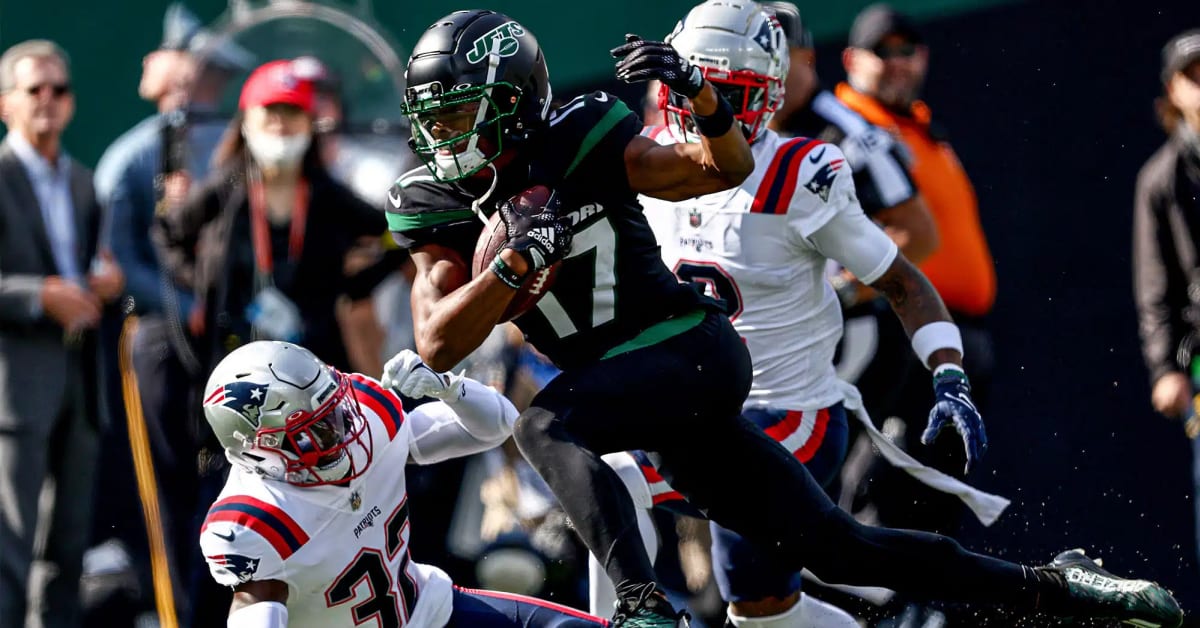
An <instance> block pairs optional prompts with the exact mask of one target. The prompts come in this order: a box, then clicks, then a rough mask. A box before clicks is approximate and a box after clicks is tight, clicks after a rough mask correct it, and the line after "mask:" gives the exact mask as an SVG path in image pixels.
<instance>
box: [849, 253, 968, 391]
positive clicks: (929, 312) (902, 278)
mask: <svg viewBox="0 0 1200 628" xmlns="http://www.w3.org/2000/svg"><path fill="white" fill-rule="evenodd" d="M871 287H872V288H874V289H876V290H878V291H880V292H882V293H883V295H884V296H885V297H887V300H888V303H890V304H891V305H892V310H893V311H895V312H896V316H898V317H899V318H900V322H901V323H902V324H903V325H904V331H906V332H908V335H909V336H910V337H911V336H912V335H913V334H914V333H916V331H917V330H918V329H920V328H921V327H924V326H925V325H927V324H929V323H935V322H938V321H946V322H950V320H951V319H950V312H949V311H947V310H946V304H945V303H943V302H942V297H941V296H939V295H938V293H937V290H936V289H935V288H934V287H933V284H931V283H929V279H927V278H926V277H925V275H924V274H923V273H922V272H921V271H919V270H917V268H916V267H915V266H913V265H912V262H909V261H908V259H906V258H905V257H904V256H903V255H897V256H896V259H895V261H893V262H892V265H891V266H890V267H888V269H887V271H886V272H884V273H883V275H882V276H880V277H879V279H876V280H875V281H874V282H873V283H871ZM947 363H950V364H957V365H960V366H961V365H962V353H960V352H959V351H958V350H956V349H946V348H941V349H937V350H935V351H934V352H933V353H932V354H930V356H929V359H928V361H927V362H926V366H928V367H929V368H933V367H935V366H937V365H939V364H947Z"/></svg>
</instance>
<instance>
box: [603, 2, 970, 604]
mask: <svg viewBox="0 0 1200 628" xmlns="http://www.w3.org/2000/svg"><path fill="white" fill-rule="evenodd" d="M669 41H670V43H671V45H672V46H673V47H674V48H675V49H676V50H678V51H679V52H680V53H681V54H682V55H684V56H686V57H687V58H688V60H689V61H691V62H692V63H694V64H696V65H698V66H700V67H701V68H702V71H703V72H704V76H705V78H706V79H707V80H708V81H710V82H711V83H712V84H713V85H714V86H716V87H717V89H718V90H720V91H721V92H722V94H723V95H724V96H725V97H726V99H727V100H728V101H729V102H730V103H732V104H733V106H734V109H735V110H736V111H737V112H738V115H737V118H738V120H739V122H740V123H741V124H742V127H743V129H744V131H745V132H746V134H747V137H748V138H749V140H750V142H751V149H752V151H753V154H754V162H755V169H754V172H753V174H751V175H750V177H748V178H747V179H746V181H745V182H743V183H742V184H741V185H740V186H739V187H737V188H733V189H731V190H728V191H725V192H718V193H715V194H708V195H704V196H700V197H697V198H694V199H689V200H685V201H678V202H669V201H663V200H659V199H655V198H651V197H647V196H642V197H641V198H640V199H639V200H640V202H641V203H642V205H643V207H645V213H646V217H647V219H648V220H649V222H650V226H651V228H652V229H653V230H654V234H655V236H656V238H657V239H658V241H659V244H660V246H661V247H662V256H663V260H664V261H665V262H666V263H667V266H668V267H669V268H671V269H672V270H673V271H674V272H675V274H676V275H677V276H678V277H679V278H680V279H681V280H683V281H690V282H694V283H696V284H698V287H700V288H701V289H702V290H704V291H705V292H707V293H708V294H709V295H710V296H713V297H715V298H717V299H720V300H721V301H723V302H724V303H725V312H726V314H728V315H729V317H730V319H731V320H732V322H733V324H734V328H735V329H736V330H737V331H738V333H739V334H740V335H741V336H742V338H743V340H744V341H745V342H746V345H747V347H748V348H749V349H750V355H751V357H752V358H753V361H754V382H753V384H752V386H751V389H750V396H749V398H748V399H747V400H746V405H745V413H744V414H745V416H746V417H747V418H748V419H750V420H751V421H753V422H754V423H756V424H757V425H758V426H759V427H760V428H762V429H763V430H764V431H765V432H766V433H767V434H768V435H770V436H772V437H773V438H775V440H777V441H778V442H779V443H780V444H781V445H783V446H784V447H785V448H787V449H788V451H790V452H792V454H793V455H794V456H795V457H796V458H797V459H799V460H800V461H801V462H804V463H805V465H806V466H807V467H808V469H809V471H810V472H811V473H812V474H813V476H814V478H816V480H817V481H818V482H820V483H821V484H822V485H826V484H827V483H829V482H831V481H832V480H833V479H834V478H835V477H836V475H837V472H838V470H839V469H840V467H841V463H842V461H843V460H844V458H845V454H846V446H847V438H848V436H847V435H848V426H847V422H846V411H845V409H844V408H843V407H842V397H843V393H842V392H841V390H840V389H839V383H838V380H837V377H836V374H835V370H834V364H833V358H834V352H835V351H836V349H837V344H838V340H839V339H840V338H841V334H842V316H841V307H840V304H839V301H838V298H837V296H836V294H835V293H834V291H833V288H832V287H831V286H830V285H829V283H828V282H827V281H826V279H825V275H826V266H827V262H828V261H829V260H834V261H836V262H838V263H839V264H841V265H842V266H844V267H846V268H848V269H850V270H851V272H853V273H854V274H855V276H856V277H858V278H859V279H860V280H861V281H862V282H863V283H865V284H868V285H874V286H875V287H876V288H878V289H880V290H881V291H883V292H884V293H885V294H887V295H888V296H889V298H890V299H891V301H892V304H893V307H894V308H895V310H896V313H897V315H899V316H900V317H901V319H902V320H903V321H904V323H905V326H906V328H907V329H909V331H910V333H913V334H914V337H915V341H916V342H914V349H915V350H916V351H917V352H918V354H919V355H921V357H922V358H923V359H924V361H925V362H926V364H928V365H929V366H930V367H931V368H934V369H935V377H936V378H939V384H938V386H939V389H938V391H939V405H938V407H937V408H935V409H934V411H933V413H932V414H931V417H930V419H931V424H930V433H929V435H928V436H929V438H933V437H934V436H936V434H937V433H938V432H939V431H940V430H941V428H942V426H943V425H953V426H954V427H955V428H956V429H957V430H958V431H959V432H960V433H962V437H963V440H964V443H965V445H966V447H967V456H968V458H969V459H970V460H972V461H974V460H975V459H977V458H978V457H979V456H980V455H981V454H982V453H983V450H984V449H985V448H986V446H987V439H986V435H985V433H984V428H983V423H982V420H981V418H980V417H979V414H978V413H977V412H976V411H975V408H974V406H973V404H972V403H971V401H970V388H969V384H968V383H967V379H966V376H965V374H963V372H962V366H961V360H962V346H961V341H960V340H959V338H958V333H957V328H956V327H955V326H954V324H953V323H951V322H949V320H950V318H949V315H948V314H947V313H946V311H945V308H944V307H943V306H942V304H941V300H940V299H939V298H938V296H937V293H936V291H934V289H933V288H932V287H931V286H930V285H929V283H928V282H927V281H926V280H925V278H924V277H923V276H922V275H921V274H920V271H919V270H917V269H916V268H915V267H913V266H912V265H911V264H909V263H908V262H907V261H906V260H905V259H904V257H903V256H902V255H900V254H899V252H898V249H897V247H896V244H895V243H894V242H893V241H892V240H891V239H890V238H889V237H888V236H887V235H886V234H885V233H884V232H883V230H881V229H880V228H879V227H878V226H877V225H876V224H874V223H873V222H871V220H870V219H869V218H867V216H866V215H865V214H864V213H863V210H862V208H861V206H860V204H859V201H858V198H857V196H856V193H855V188H854V181H853V178H852V176H853V171H852V168H851V167H850V165H849V164H847V163H846V160H845V156H844V155H843V154H842V152H841V150H840V149H839V148H838V147H837V146H835V145H833V144H827V143H824V142H822V141H819V140H815V139H809V138H803V137H799V138H785V137H781V136H780V135H779V134H777V133H776V132H775V131H773V130H770V129H768V128H767V125H768V123H769V122H770V120H771V116H772V114H773V113H774V112H775V110H776V108H777V107H779V106H780V105H781V104H782V102H783V95H784V92H783V81H784V78H785V77H786V76H787V73H788V49H787V41H786V37H785V35H784V32H783V29H782V28H781V27H780V25H779V23H778V21H777V20H776V18H775V17H774V16H773V15H771V14H768V13H764V12H763V11H762V10H761V9H760V7H758V6H757V5H755V4H753V3H741V2H728V1H725V0H715V1H710V2H706V3H704V4H701V5H699V6H697V7H696V8H694V9H692V11H691V12H690V13H689V14H688V16H687V17H686V18H685V19H684V20H683V21H682V22H681V23H680V27H677V28H676V31H675V32H674V33H672V35H671V37H670V38H669ZM659 104H660V106H661V107H662V109H663V110H664V111H665V113H666V119H667V125H665V126H659V127H649V128H647V129H646V131H645V132H644V134H645V135H647V136H649V137H651V138H652V139H654V140H656V141H657V142H659V143H660V144H674V143H680V142H688V141H696V139H697V136H696V134H695V131H694V129H693V128H692V124H691V121H690V112H689V111H688V110H687V108H686V107H684V106H681V104H682V103H679V102H673V99H672V98H671V97H670V95H669V93H666V92H663V93H661V95H660V103H659ZM739 105H740V107H739ZM606 460H607V461H609V463H610V464H611V465H612V466H614V467H616V468H618V470H619V471H621V472H622V473H621V475H622V477H623V478H626V479H627V482H628V481H633V482H634V483H635V487H634V488H633V490H632V492H633V493H634V494H635V495H641V496H643V499H642V500H636V499H635V501H643V503H644V497H645V496H647V495H648V496H649V498H650V500H651V502H652V503H654V504H655V505H658V506H660V507H668V508H674V509H677V510H683V511H686V507H685V506H683V504H682V503H681V500H682V498H681V497H678V496H677V494H675V493H674V492H673V490H672V489H671V487H670V486H669V485H667V483H666V482H662V481H661V478H660V477H659V476H657V474H656V473H655V472H654V470H653V466H652V464H650V462H649V458H648V457H646V456H645V455H644V454H641V453H640V452H632V453H630V454H616V455H610V456H609V457H608V458H606ZM631 469H637V470H638V471H639V472H640V473H639V474H634V473H630V470H631ZM640 478H645V481H644V483H643V482H639V480H640ZM711 527H712V533H713V548H712V552H713V565H714V571H715V572H716V578H717V583H718V585H719V588H720V589H721V593H722V597H723V598H724V599H725V600H727V601H728V602H729V603H730V608H729V620H730V622H731V623H732V624H734V625H736V626H789V627H794V626H855V625H857V624H856V623H855V622H854V620H853V619H852V618H851V617H850V616H849V615H847V614H846V613H844V612H843V611H840V610H838V609H836V608H833V607H831V606H828V605H825V604H823V603H821V602H819V601H817V600H813V599H811V598H809V597H807V596H802V595H801V593H800V590H799V589H800V575H799V570H797V569H796V568H795V565H790V564H780V563H779V562H778V561H776V560H773V558H772V556H771V555H770V553H769V552H759V551H757V550H755V549H754V548H753V547H752V546H751V545H750V544H749V543H748V542H747V541H745V540H744V539H742V538H741V537H740V536H739V535H737V534H736V533H734V532H732V531H730V530H728V529H725V528H722V527H721V526H719V525H717V524H715V523H712V524H711ZM801 602H802V603H801Z"/></svg>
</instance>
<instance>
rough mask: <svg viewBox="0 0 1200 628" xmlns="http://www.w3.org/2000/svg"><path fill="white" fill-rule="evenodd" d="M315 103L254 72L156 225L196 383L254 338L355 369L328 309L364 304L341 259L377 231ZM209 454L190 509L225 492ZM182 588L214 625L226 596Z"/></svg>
mask: <svg viewBox="0 0 1200 628" xmlns="http://www.w3.org/2000/svg"><path fill="white" fill-rule="evenodd" d="M313 92H314V90H313V84H312V81H311V80H307V79H301V78H298V77H297V76H296V75H295V73H294V72H293V71H292V62H291V61H272V62H270V63H267V64H264V65H262V66H260V67H259V68H257V69H256V70H255V71H254V72H253V73H251V75H250V77H249V78H247V79H246V83H245V84H244V85H243V87H242V92H241V97H240V100H239V111H238V113H237V115H236V116H235V118H234V119H233V120H232V121H231V122H230V123H229V125H228V127H227V128H226V131H225V134H224V137H223V139H222V141H221V144H220V145H219V146H218V147H217V150H216V152H215V153H214V157H213V168H214V173H213V175H212V176H211V177H210V178H209V179H208V180H206V181H205V183H204V184H203V185H202V186H200V187H199V189H197V190H195V191H194V192H193V193H192V194H191V196H190V197H189V198H188V201H187V202H186V203H184V204H183V205H181V206H178V207H171V208H168V210H167V211H165V212H161V213H160V214H158V215H157V216H156V222H155V225H154V227H153V229H152V232H153V237H154V239H155V244H156V246H157V248H158V251H159V257H160V259H161V260H162V262H163V264H164V266H165V267H166V268H167V270H168V272H169V273H170V274H171V276H172V278H173V279H174V280H175V281H176V282H178V283H180V284H182V285H184V286H188V287H190V288H191V289H192V291H193V294H194V296H195V299H196V305H194V306H193V307H192V311H191V313H190V315H189V317H188V319H187V321H186V322H187V326H188V328H189V331H190V334H191V336H192V338H193V339H194V344H195V347H196V354H197V357H198V360H199V362H200V365H201V367H200V371H201V372H208V370H209V369H211V368H212V366H213V365H214V364H215V363H216V362H217V361H219V360H220V359H221V358H223V357H224V356H225V355H226V354H227V353H228V352H229V351H231V350H233V349H235V348H237V347H238V346H240V345H242V344H245V343H247V342H250V341H252V340H259V339H279V340H290V341H294V342H300V343H303V344H304V345H305V346H306V347H308V348H309V349H311V350H312V351H313V353H315V354H316V355H317V356H318V357H320V358H321V359H322V360H324V361H327V362H328V363H330V364H332V365H334V366H336V367H337V368H339V369H347V370H359V369H360V367H359V365H357V364H353V363H352V362H351V361H350V355H351V352H350V351H349V350H348V348H347V347H346V345H345V342H344V340H343V335H342V334H343V330H342V329H341V328H340V326H339V324H338V321H337V313H336V310H337V303H338V300H339V298H340V297H341V296H343V295H348V296H350V297H351V298H352V299H356V300H357V299H362V298H368V297H369V295H370V291H371V289H372V288H373V287H374V284H373V283H363V282H358V281H356V278H353V277H348V276H347V273H346V270H347V268H346V266H347V263H348V259H347V258H348V253H349V252H350V251H351V250H352V249H353V248H354V247H355V246H356V245H358V244H359V241H360V239H362V238H364V237H367V236H370V237H372V238H375V239H378V238H379V236H380V235H381V234H382V233H384V231H385V229H386V221H385V219H384V217H383V213H382V212H380V211H379V210H377V209H375V208H372V207H370V206H368V205H367V204H366V203H364V202H363V201H362V200H360V199H359V198H358V197H357V196H355V195H354V194H353V193H352V192H351V191H350V190H348V189H347V188H346V187H345V186H344V185H342V184H340V183H338V182H337V181H335V180H334V179H332V178H331V177H330V175H329V172H328V170H327V169H326V167H325V165H324V163H323V162H322V160H321V157H320V155H321V142H322V139H323V137H322V136H321V135H319V134H314V132H313V131H314V129H313V126H314V118H313V113H314V97H313ZM364 352H365V350H360V351H358V352H357V353H359V354H362V353H364ZM369 368H375V367H369ZM380 370H381V369H377V370H376V372H379V371H380ZM191 398H192V399H193V400H194V399H195V398H196V396H195V393H193V396H191ZM193 406H194V407H198V404H193ZM211 451H219V450H217V449H207V448H206V449H205V450H204V451H202V453H201V456H200V457H201V459H202V460H204V461H205V463H204V464H203V466H204V468H203V469H201V479H200V482H201V488H200V491H199V495H200V497H199V498H200V500H201V501H203V500H205V499H207V500H208V501H209V502H211V501H212V499H213V498H215V496H216V493H217V492H218V491H219V490H220V486H221V484H222V483H223V481H224V478H223V475H224V473H223V472H220V471H223V467H224V465H223V460H221V458H220V457H219V456H215V455H210V453H209V452H211ZM193 548H195V549H196V550H197V551H198V548H197V547H196V546H195V545H193ZM190 582H191V584H192V585H193V587H195V588H193V595H194V596H195V597H194V599H193V600H192V605H193V610H194V616H193V618H192V621H193V625H195V626H208V625H219V624H220V623H222V622H223V621H224V614H225V611H226V609H228V606H229V604H228V595H229V594H228V590H218V589H216V588H215V585H213V584H212V583H211V579H210V578H207V576H205V575H204V574H202V573H199V572H198V571H194V572H193V573H191V574H190Z"/></svg>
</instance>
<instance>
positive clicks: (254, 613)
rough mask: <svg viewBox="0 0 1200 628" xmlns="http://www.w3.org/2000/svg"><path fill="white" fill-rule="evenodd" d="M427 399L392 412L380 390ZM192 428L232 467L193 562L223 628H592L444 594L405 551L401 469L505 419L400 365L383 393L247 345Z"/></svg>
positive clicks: (467, 443)
mask: <svg viewBox="0 0 1200 628" xmlns="http://www.w3.org/2000/svg"><path fill="white" fill-rule="evenodd" d="M393 388H394V389H395V390H397V391H399V392H400V394H402V395H404V396H407V397H410V398H413V399H417V398H421V397H426V396H431V397H434V398H435V399H437V400H436V401H432V402H429V403H425V404H423V405H420V406H418V407H417V408H416V409H414V410H412V411H411V412H408V413H405V412H404V410H403V408H402V407H401V402H400V398H399V397H398V396H397V395H396V393H394V392H393V391H392V389H393ZM205 391H206V396H205V400H204V413H205V417H206V418H207V419H208V422H209V424H210V425H211V426H212V428H213V431H214V432H215V433H216V435H217V438H218V439H219V440H220V441H221V445H222V446H223V447H224V448H225V453H226V456H227V457H228V459H229V460H230V462H232V463H233V468H232V470H231V472H230V474H229V480H228V481H227V483H226V485H225V488H224V490H223V491H222V492H221V494H220V496H219V497H218V498H217V501H216V502H215V503H213V505H212V507H211V508H210V510H209V512H208V516H207V517H206V519H205V521H204V524H203V527H202V529H201V533H200V547H201V549H202V550H203V552H204V556H205V558H206V559H207V561H208V564H209V569H210V571H211V573H212V576H213V578H214V579H216V581H217V582H219V583H221V584H224V585H228V586H230V587H233V589H234V596H233V604H232V607H231V608H230V614H229V619H228V626H230V628H251V627H255V628H282V627H283V626H292V627H293V628H295V627H305V626H312V627H314V628H315V627H321V628H336V627H339V626H344V627H347V628H349V627H351V626H358V625H362V624H364V623H365V624H369V625H372V626H379V627H381V628H396V627H399V626H413V627H419V628H433V627H440V626H482V627H492V626H495V627H507V628H516V627H522V628H524V627H546V628H549V627H562V628H567V627H571V628H576V627H579V628H582V627H585V626H586V627H597V626H606V625H607V622H606V621H605V620H602V619H599V618H594V617H591V616H588V615H586V614H584V613H582V612H579V611H576V610H573V609H569V608H565V607H561V606H558V605H554V604H550V603H548V602H542V601H540V600H535V599H532V598H526V597H522V596H514V595H510V594H505V593H494V592H487V591H475V590H468V589H461V588H458V587H455V586H454V585H453V583H452V582H451V581H450V578H449V577H448V576H447V575H446V574H445V573H444V572H442V571H441V570H440V569H438V568H436V567H433V566H430V565H422V564H419V563H414V562H412V561H411V560H409V552H408V531H409V521H408V515H409V513H408V499H407V492H406V488H405V481H404V465H405V464H407V463H409V462H414V463H417V464H429V463H434V462H439V461H442V460H446V459H448V458H453V457H458V456H465V455H469V454H472V453H476V452H480V451H484V450H486V449H490V448H491V447H494V446H496V445H498V444H500V443H501V442H503V441H504V440H505V439H507V438H508V437H509V435H510V434H511V432H512V424H513V421H515V420H516V416H517V412H516V410H515V409H514V408H513V407H512V404H510V403H509V402H508V401H507V400H506V399H505V398H504V397H502V396H501V395H500V394H498V393H497V392H495V391H494V390H492V389H490V388H488V387H486V386H483V385H482V384H479V383H477V382H474V381H472V380H468V379H464V378H461V377H458V376H454V375H451V374H448V373H437V372H435V371H433V370H432V369H430V368H428V367H427V366H425V364H424V363H423V362H422V361H421V359H420V358H419V357H418V356H417V355H416V354H415V353H413V352H411V351H405V352H402V353H401V354H399V355H397V356H396V357H395V358H393V359H392V360H391V361H389V363H388V366H387V370H386V372H385V376H384V380H383V385H381V383H380V382H376V381H375V380H373V379H371V378H370V377H367V376H364V375H359V374H353V373H351V374H346V373H340V372H338V371H337V370H335V369H333V368H332V367H330V366H328V365H326V364H324V363H322V362H321V361H320V360H318V359H317V358H316V357H315V356H314V355H313V354H312V353H310V352H309V351H308V350H307V349H304V348H302V347H298V346H296V345H292V344H289V343H284V342H268V341H263V342H254V343H250V344H248V345H245V346H243V347H241V348H239V349H237V350H235V351H234V352H232V353H230V354H229V356H227V357H226V358H225V359H224V360H222V361H221V363H220V364H218V365H217V367H216V369H215V370H214V371H213V373H212V375H211V376H210V377H209V380H208V384H207V387H206V388H205Z"/></svg>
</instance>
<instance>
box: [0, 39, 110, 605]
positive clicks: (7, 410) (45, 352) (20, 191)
mask: <svg viewBox="0 0 1200 628" xmlns="http://www.w3.org/2000/svg"><path fill="white" fill-rule="evenodd" d="M0 98H2V100H0V112H2V114H0V117H2V119H3V121H4V123H5V126H6V127H7V128H8V134H7V135H6V137H5V138H4V142H3V143H2V144H0V220H3V224H4V228H3V229H2V230H0V296H2V297H3V298H0V316H2V317H3V324H2V325H0V372H3V373H4V377H3V381H2V382H0V398H2V401H0V626H6V627H8V626H13V627H17V626H22V625H26V616H27V615H28V616H29V619H30V624H31V625H39V626H75V625H79V623H80V590H79V583H80V578H81V569H82V558H83V552H84V550H85V549H86V547H87V542H88V540H89V538H88V537H89V536H90V535H89V534H88V532H89V531H90V530H91V520H92V506H93V491H92V488H93V482H92V479H93V473H94V472H95V466H96V459H97V452H98V446H99V437H98V436H99V433H98V430H99V429H100V427H101V426H102V424H103V421H104V419H105V417H104V416H103V413H102V412H101V411H100V404H99V400H98V386H99V378H98V373H97V368H98V366H99V358H98V355H97V352H98V348H97V341H96V337H95V333H94V330H95V328H96V325H97V324H98V323H99V321H100V316H101V311H102V308H103V307H104V306H105V304H108V303H112V302H113V301H115V300H116V299H117V298H118V297H119V296H120V294H121V291H122V289H123V284H124V277H123V275H122V274H121V270H120V268H119V267H118V265H117V263H116V261H115V260H113V258H112V256H111V255H110V254H109V253H108V252H107V251H98V243H99V236H100V233H99V232H100V223H101V209H100V205H99V204H98V203H97V201H96V197H95V192H94V190H93V188H92V173H91V172H90V171H89V170H88V169H87V168H85V167H83V166H82V165H81V164H79V162H77V161H75V160H74V159H72V158H71V157H70V156H69V155H67V154H66V152H65V151H64V150H63V149H62V145H61V138H62V133H63V130H64V129H65V128H66V126H67V124H68V123H69V122H70V121H71V118H72V116H73V115H74V113H75V100H74V96H73V94H72V92H71V77H70V69H69V63H68V60H67V56H66V53H64V52H63V51H62V49H61V48H59V46H58V45H57V44H55V43H53V42H50V41H45V40H30V41H25V42H22V43H19V44H17V45H15V46H13V47H12V48H9V49H8V50H7V51H6V52H5V53H4V55H3V56H0ZM48 476H49V477H50V478H53V482H52V484H50V486H52V487H53V489H52V491H51V494H48V495H42V493H43V490H42V489H43V481H45V480H46V479H47V477H48ZM47 498H48V499H47ZM39 500H42V501H43V504H42V506H45V505H46V504H45V502H46V501H49V502H50V504H51V505H52V507H51V508H50V509H49V510H47V511H43V512H44V513H46V514H48V516H46V517H39ZM35 536H36V537H37V538H39V539H40V540H41V542H40V543H39V544H38V547H39V548H40V549H39V550H38V551H36V552H35V547H34V539H35ZM35 554H36V555H35ZM35 559H36V560H37V561H38V564H37V565H36V566H35V565H34V561H35Z"/></svg>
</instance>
